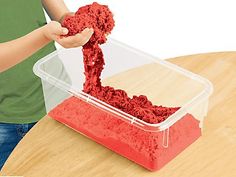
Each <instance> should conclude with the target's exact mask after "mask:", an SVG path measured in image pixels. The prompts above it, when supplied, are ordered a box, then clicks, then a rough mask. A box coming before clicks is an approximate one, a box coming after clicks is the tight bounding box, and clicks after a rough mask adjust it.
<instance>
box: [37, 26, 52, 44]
mask: <svg viewBox="0 0 236 177" xmlns="http://www.w3.org/2000/svg"><path fill="white" fill-rule="evenodd" d="M47 28H48V26H47V25H44V26H43V27H41V28H40V29H39V30H40V33H41V35H42V38H43V40H44V41H45V42H51V41H52V38H51V37H50V36H49V35H48V29H47Z"/></svg>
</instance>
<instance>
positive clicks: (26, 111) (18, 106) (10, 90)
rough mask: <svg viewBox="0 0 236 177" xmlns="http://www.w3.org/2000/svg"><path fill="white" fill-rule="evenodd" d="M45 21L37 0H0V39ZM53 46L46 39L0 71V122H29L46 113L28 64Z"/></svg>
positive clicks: (37, 81)
mask: <svg viewBox="0 0 236 177" xmlns="http://www.w3.org/2000/svg"><path fill="white" fill-rule="evenodd" d="M45 24H46V19H45V16H44V13H43V8H42V4H41V1H40V0H0V43H2V42H6V41H10V40H13V39H16V38H19V37H21V36H23V35H26V34H27V33H30V32H31V31H33V30H35V29H37V28H39V27H41V26H43V25H45ZM32 45H33V44H32ZM25 50H27V49H25ZM54 50H55V46H54V44H53V43H50V44H48V45H47V46H45V47H44V48H42V49H41V50H39V51H38V52H36V53H35V54H33V55H32V56H30V57H29V58H27V59H26V60H24V61H23V62H21V63H19V64H17V65H15V66H14V67H12V68H10V69H8V70H6V71H4V72H2V73H0V122H5V123H32V122H36V121H38V120H39V119H40V118H42V117H43V116H44V115H45V114H46V110H45V105H44V98H43V91H42V84H41V80H40V78H38V77H37V76H35V75H34V73H33V71H32V68H33V65H34V63H35V62H36V61H37V60H39V59H40V58H42V57H44V56H45V55H47V54H49V53H51V52H53V51H54Z"/></svg>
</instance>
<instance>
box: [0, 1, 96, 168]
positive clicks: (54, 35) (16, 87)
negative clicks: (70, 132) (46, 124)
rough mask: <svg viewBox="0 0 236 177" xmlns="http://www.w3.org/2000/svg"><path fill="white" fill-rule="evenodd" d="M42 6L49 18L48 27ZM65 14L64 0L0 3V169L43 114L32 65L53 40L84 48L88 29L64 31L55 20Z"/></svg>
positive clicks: (37, 83) (39, 86)
mask: <svg viewBox="0 0 236 177" xmlns="http://www.w3.org/2000/svg"><path fill="white" fill-rule="evenodd" d="M42 5H43V6H44V8H45V10H46V11H47V13H48V14H49V16H50V17H51V19H52V20H55V21H51V22H50V23H48V24H46V20H45V17H44V13H43V9H42ZM67 14H69V10H68V9H67V7H66V6H65V4H64V2H63V0H42V1H40V0H30V1H28V0H18V1H11V0H1V1H0V169H1V168H2V166H3V164H4V163H5V161H6V159H7V158H8V156H9V155H10V153H11V151H12V150H13V149H14V147H15V146H16V145H17V143H18V142H19V141H20V140H21V139H22V137H23V136H24V135H25V134H26V133H27V132H28V131H29V130H30V128H31V127H32V126H33V125H34V124H35V123H36V122H37V121H38V120H40V118H42V117H43V116H44V115H45V114H46V111H45V105H44V98H43V91H42V85H41V81H40V79H39V78H38V77H37V76H35V75H34V74H33V71H32V67H33V65H34V63H35V62H36V61H37V60H38V59H40V58H42V57H44V56H45V55H47V54H49V53H51V52H53V51H54V50H55V46H54V44H53V41H56V42H58V43H59V44H60V45H62V46H63V47H65V48H70V47H78V46H82V45H84V44H85V43H86V42H87V41H88V40H89V38H90V37H91V35H92V34H93V30H92V29H88V28H86V29H85V30H84V31H82V32H81V33H80V34H77V35H75V36H70V37H61V36H62V35H65V34H67V33H68V30H67V29H66V28H63V27H62V26H61V25H60V23H59V22H57V21H60V19H63V17H64V16H65V15H67Z"/></svg>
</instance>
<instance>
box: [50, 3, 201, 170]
mask: <svg viewBox="0 0 236 177" xmlns="http://www.w3.org/2000/svg"><path fill="white" fill-rule="evenodd" d="M62 25H63V26H64V27H66V28H68V29H69V34H68V35H69V36H72V35H75V34H77V33H80V32H81V31H82V30H83V29H85V28H86V27H92V28H93V29H94V34H93V35H92V37H91V38H90V40H89V41H88V43H86V44H85V45H84V46H83V49H82V50H83V60H84V70H85V71H84V74H85V83H84V85H83V86H84V87H83V91H84V92H85V93H87V94H90V95H92V96H94V97H96V98H98V99H100V100H102V101H104V102H106V103H108V104H110V105H111V106H114V107H116V108H118V109H120V110H122V111H124V112H126V113H128V114H131V115H133V116H135V117H137V118H138V119H141V120H143V121H145V122H148V123H160V122H162V121H164V120H165V119H167V118H168V117H169V116H170V115H171V114H173V113H174V112H176V111H177V110H178V109H179V107H176V108H168V107H163V106H156V105H153V104H152V103H151V101H149V100H148V99H147V97H146V96H144V95H140V96H133V97H132V98H130V97H128V95H127V93H126V92H125V91H124V90H121V89H115V88H113V87H111V86H102V84H101V79H100V75H101V72H102V70H103V67H104V65H105V60H104V57H103V52H102V50H101V48H100V46H99V45H101V44H103V43H105V42H106V36H105V35H106V34H107V33H110V32H111V31H112V29H113V27H114V20H113V15H112V13H111V11H110V10H109V9H108V7H107V6H105V5H100V4H98V3H93V4H91V5H86V6H83V7H81V8H79V9H78V11H77V12H76V13H75V15H74V16H67V17H66V18H65V19H64V21H63V23H62ZM107 67H109V66H107ZM49 116H50V117H52V118H53V119H55V120H57V121H60V122H62V123H63V124H66V125H67V126H69V127H71V128H73V129H74V130H76V131H79V132H81V133H82V134H84V135H86V136H88V137H90V138H91V139H92V140H94V141H96V142H98V143H100V144H102V145H104V146H106V147H107V148H109V149H111V150H113V151H115V152H117V153H118V154H120V155H123V156H125V157H127V158H128V159H130V160H132V161H134V162H136V163H138V164H140V165H142V166H144V167H145V168H147V169H149V170H152V171H154V170H158V169H160V168H161V167H163V166H164V165H165V164H166V163H167V162H169V161H170V160H171V159H173V158H174V157H175V156H176V155H178V154H179V153H180V152H181V151H183V150H184V149H185V148H186V147H188V146H189V145H190V144H191V143H192V142H194V141H195V140H196V139H197V138H198V137H199V136H200V135H201V129H200V128H199V121H198V120H196V119H195V118H194V117H193V116H192V115H191V114H186V115H184V116H183V117H182V118H181V119H180V120H179V121H177V122H176V123H175V124H173V125H172V126H171V127H170V128H167V129H166V130H165V131H145V130H143V129H141V128H140V127H136V126H134V125H133V124H130V123H129V122H127V121H125V120H124V119H122V118H120V117H119V116H117V115H114V114H111V113H108V112H106V111H104V110H102V109H99V108H97V107H95V106H93V105H91V103H88V102H86V101H83V100H81V99H79V98H77V97H74V96H72V97H70V98H67V99H65V100H64V101H63V102H62V103H60V104H59V105H57V106H56V107H55V108H54V109H52V110H51V111H50V112H49ZM165 133H169V134H168V136H166V137H165V138H164V136H163V135H165ZM167 138H168V140H169V141H168V143H167V145H168V148H165V147H164V146H163V140H164V139H165V140H166V139H167ZM78 153H80V152H79V151H78ZM106 153H109V152H107V151H106ZM95 156H96V154H95ZM76 163H77V162H76ZM78 163H80V162H78ZM101 164H102V163H101ZM127 164H128V163H127ZM99 165H100V164H97V166H99ZM115 165H118V164H116V163H115V162H114V166H115ZM133 165H134V164H132V166H131V164H129V165H128V166H130V167H132V168H133Z"/></svg>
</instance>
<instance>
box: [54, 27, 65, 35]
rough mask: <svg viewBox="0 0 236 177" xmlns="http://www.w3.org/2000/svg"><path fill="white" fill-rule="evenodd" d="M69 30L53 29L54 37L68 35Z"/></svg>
mask: <svg viewBox="0 0 236 177" xmlns="http://www.w3.org/2000/svg"><path fill="white" fill-rule="evenodd" d="M68 32H69V30H68V29H67V28H64V27H58V28H57V29H55V32H54V34H56V35H59V36H60V35H66V34H68Z"/></svg>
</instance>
